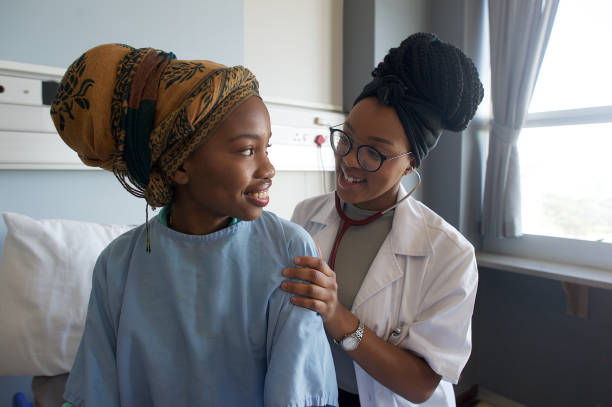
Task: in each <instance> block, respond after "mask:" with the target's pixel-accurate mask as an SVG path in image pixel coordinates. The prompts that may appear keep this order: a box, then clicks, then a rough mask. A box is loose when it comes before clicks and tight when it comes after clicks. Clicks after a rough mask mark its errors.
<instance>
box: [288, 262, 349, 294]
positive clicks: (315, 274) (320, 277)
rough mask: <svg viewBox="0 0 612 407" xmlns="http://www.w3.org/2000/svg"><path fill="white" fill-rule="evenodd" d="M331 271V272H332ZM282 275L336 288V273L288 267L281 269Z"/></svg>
mask: <svg viewBox="0 0 612 407" xmlns="http://www.w3.org/2000/svg"><path fill="white" fill-rule="evenodd" d="M332 273H333V272H332ZM283 276H285V277H288V278H295V279H298V280H303V281H308V282H311V283H313V284H316V285H318V286H321V287H325V288H331V289H333V290H337V289H338V287H337V285H336V275H335V273H334V274H333V275H332V276H329V275H326V274H325V273H323V272H321V271H320V270H317V269H311V268H295V267H289V268H286V269H284V270H283Z"/></svg>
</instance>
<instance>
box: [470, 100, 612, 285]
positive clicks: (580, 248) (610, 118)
mask: <svg viewBox="0 0 612 407" xmlns="http://www.w3.org/2000/svg"><path fill="white" fill-rule="evenodd" d="M599 123H612V106H596V107H587V108H579V109H570V110H555V111H549V112H534V113H528V114H527V117H526V120H525V123H524V125H523V128H535V127H555V126H568V125H576V124H599ZM611 182H612V179H611ZM482 247H483V250H484V251H485V252H492V253H500V254H506V255H515V256H521V257H526V258H531V259H537V260H542V261H550V262H554V263H561V264H572V265H577V266H585V267H594V268H599V269H606V270H609V271H610V272H611V273H612V243H604V242H596V241H588V240H578V239H568V238H561V237H554V236H542V235H530V234H524V235H522V236H520V237H517V238H492V237H484V239H483V245H482Z"/></svg>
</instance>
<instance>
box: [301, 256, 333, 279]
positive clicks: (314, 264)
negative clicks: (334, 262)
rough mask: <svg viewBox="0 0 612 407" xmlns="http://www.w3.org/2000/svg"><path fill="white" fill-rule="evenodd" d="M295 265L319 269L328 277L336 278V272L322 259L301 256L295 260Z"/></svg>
mask: <svg viewBox="0 0 612 407" xmlns="http://www.w3.org/2000/svg"><path fill="white" fill-rule="evenodd" d="M293 261H294V262H295V264H297V265H298V266H304V267H310V268H313V269H317V270H319V271H320V272H322V273H323V274H326V275H328V276H330V277H331V276H334V277H335V276H336V273H334V270H332V269H331V268H330V267H329V265H327V263H326V262H325V261H324V260H323V259H321V258H320V257H312V256H300V257H296V258H295V259H293Z"/></svg>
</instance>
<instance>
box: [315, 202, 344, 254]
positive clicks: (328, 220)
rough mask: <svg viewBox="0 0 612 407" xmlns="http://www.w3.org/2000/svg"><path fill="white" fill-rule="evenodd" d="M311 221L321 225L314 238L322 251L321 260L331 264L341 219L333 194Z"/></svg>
mask: <svg viewBox="0 0 612 407" xmlns="http://www.w3.org/2000/svg"><path fill="white" fill-rule="evenodd" d="M311 221H312V222H315V223H319V224H320V225H321V229H320V230H319V231H317V232H316V233H315V234H314V235H313V238H314V240H315V242H317V244H318V247H319V250H320V251H321V258H322V259H323V260H325V261H326V262H329V256H330V255H331V251H332V248H333V245H334V239H335V238H336V234H337V233H338V227H340V217H339V216H338V214H337V213H336V207H335V203H334V194H333V193H332V194H329V199H327V202H326V203H325V205H323V207H322V208H321V210H319V211H318V212H317V213H315V214H314V216H313V217H312V218H311Z"/></svg>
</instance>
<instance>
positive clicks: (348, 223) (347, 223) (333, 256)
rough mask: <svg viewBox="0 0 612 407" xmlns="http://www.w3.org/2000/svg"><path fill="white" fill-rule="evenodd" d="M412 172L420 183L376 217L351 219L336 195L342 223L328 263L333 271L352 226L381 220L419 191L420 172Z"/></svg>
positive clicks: (337, 209)
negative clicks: (338, 254) (344, 239)
mask: <svg viewBox="0 0 612 407" xmlns="http://www.w3.org/2000/svg"><path fill="white" fill-rule="evenodd" d="M412 172H414V173H415V174H416V175H417V177H418V181H417V183H416V185H415V186H414V187H412V189H411V190H410V192H408V194H406V196H405V197H403V198H402V199H400V200H399V201H397V202H396V203H395V204H394V205H392V206H390V207H389V208H387V209H385V210H384V211H380V212H376V213H375V214H374V215H372V216H369V217H367V218H365V219H361V220H357V219H352V218H349V217H348V216H347V215H346V214H345V213H344V210H343V209H342V203H341V202H340V197H338V193H337V192H335V193H334V195H335V198H336V212H337V213H338V216H340V219H341V220H342V222H341V223H340V229H338V233H337V234H336V239H335V240H334V246H333V249H332V252H331V255H330V256H329V261H328V262H327V264H328V265H329V267H330V268H331V269H332V270H333V269H334V264H335V263H336V254H337V253H338V247H339V246H340V241H341V240H342V237H343V236H344V233H345V232H346V231H347V229H348V228H350V227H351V226H364V225H367V224H368V223H372V222H374V221H375V220H376V219H378V218H380V217H381V216H383V215H384V214H385V213H387V212H389V211H390V210H392V209H394V208H395V207H397V206H398V205H399V204H401V203H402V202H403V201H404V200H406V199H408V198H409V197H410V195H412V193H413V192H414V191H415V190H416V189H417V187H418V186H419V185H420V184H421V174H419V172H418V171H417V170H415V169H413V170H412Z"/></svg>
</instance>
